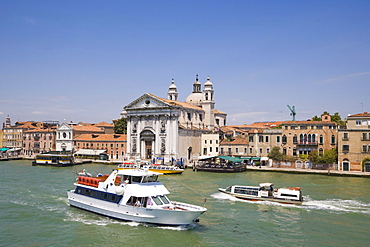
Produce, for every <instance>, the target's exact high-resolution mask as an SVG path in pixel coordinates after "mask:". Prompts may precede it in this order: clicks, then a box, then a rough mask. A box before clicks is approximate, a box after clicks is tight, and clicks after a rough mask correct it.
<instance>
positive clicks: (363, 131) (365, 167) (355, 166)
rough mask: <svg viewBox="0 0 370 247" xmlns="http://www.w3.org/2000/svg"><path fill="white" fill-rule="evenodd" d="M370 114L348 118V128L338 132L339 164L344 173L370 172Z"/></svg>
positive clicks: (360, 114) (365, 113)
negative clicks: (367, 159)
mask: <svg viewBox="0 0 370 247" xmlns="http://www.w3.org/2000/svg"><path fill="white" fill-rule="evenodd" d="M365 158H369V159H370V113H368V112H364V113H359V114H354V115H351V116H348V118H347V127H346V128H345V129H340V130H339V131H338V164H339V167H338V168H339V170H342V171H366V172H370V161H368V162H365V163H364V162H363V161H364V159H365Z"/></svg>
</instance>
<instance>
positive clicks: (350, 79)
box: [0, 0, 370, 125]
mask: <svg viewBox="0 0 370 247" xmlns="http://www.w3.org/2000/svg"><path fill="white" fill-rule="evenodd" d="M369 24H370V1H356V0H354V1H350V0H348V1H341V0H335V1H293V0H292V1H248V0H239V1H237V0H231V1H217V0H212V1H199V0H198V1H191V0H188V1H124V0H122V1H91V0H90V1H87V0H86V1H67V0H65V1H51V0H50V1H42V0H37V1H32V0H29V1H18V0H11V1H8V0H3V1H1V2H0V86H1V87H0V90H1V91H0V92H1V93H0V123H2V122H4V121H5V117H6V116H7V115H10V117H11V119H12V123H14V122H15V121H27V120H34V121H47V120H57V121H63V119H66V120H67V121H74V122H80V121H82V122H91V123H97V122H101V121H106V122H111V121H112V119H117V118H119V114H120V112H121V110H122V108H123V107H124V106H125V105H127V104H128V103H130V102H132V101H133V100H135V99H136V98H137V97H139V96H141V95H142V94H144V93H152V94H154V95H156V96H159V97H163V98H166V97H167V91H168V87H169V86H170V84H171V80H172V78H173V79H174V80H175V84H176V86H177V88H178V92H179V100H181V101H184V100H185V98H186V97H187V96H188V95H189V94H190V93H191V92H192V84H193V82H194V81H195V75H196V74H199V81H200V82H202V83H204V82H205V81H206V79H207V76H210V78H211V81H212V83H213V86H214V90H215V101H216V109H218V110H220V111H223V112H225V113H227V114H228V122H227V124H229V125H236V124H244V123H253V122H258V121H269V120H270V121H278V120H291V116H290V115H289V114H290V111H289V109H288V107H287V105H291V106H293V105H294V106H295V108H296V111H297V116H296V118H297V120H306V119H309V118H311V117H313V116H315V115H320V114H321V113H323V112H324V111H328V112H329V113H331V114H334V113H335V112H339V114H340V115H341V116H342V118H345V117H346V116H347V115H348V114H356V113H359V112H364V111H368V112H370V97H369V92H370V90H369V89H370V25H369Z"/></svg>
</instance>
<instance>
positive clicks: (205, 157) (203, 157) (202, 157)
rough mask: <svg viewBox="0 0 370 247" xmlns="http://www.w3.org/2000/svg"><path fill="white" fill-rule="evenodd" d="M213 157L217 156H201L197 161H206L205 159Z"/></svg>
mask: <svg viewBox="0 0 370 247" xmlns="http://www.w3.org/2000/svg"><path fill="white" fill-rule="evenodd" d="M215 157H217V155H216V156H209V155H202V156H199V157H198V160H206V159H211V158H215Z"/></svg>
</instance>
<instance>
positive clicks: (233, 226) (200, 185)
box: [0, 161, 370, 246]
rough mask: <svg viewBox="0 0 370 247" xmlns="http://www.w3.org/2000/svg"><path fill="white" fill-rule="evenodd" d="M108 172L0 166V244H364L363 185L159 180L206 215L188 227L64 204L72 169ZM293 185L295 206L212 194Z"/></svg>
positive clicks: (208, 177) (290, 177) (259, 175)
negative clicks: (299, 196) (297, 194)
mask: <svg viewBox="0 0 370 247" xmlns="http://www.w3.org/2000/svg"><path fill="white" fill-rule="evenodd" d="M83 168H86V169H87V170H88V172H91V173H96V172H101V173H109V172H110V171H111V170H112V169H114V168H115V166H113V165H100V164H86V165H83V166H76V167H67V168H52V167H41V166H36V167H34V166H31V161H2V162H0V174H1V179H0V212H1V217H0V246H125V245H129V246H368V244H369V240H370V237H369V231H370V193H369V191H370V180H369V179H367V178H352V177H348V178H347V177H331V176H324V175H306V174H305V175H303V174H302V175H300V174H285V173H273V172H271V173H268V172H249V171H247V172H244V173H237V174H215V173H204V172H193V171H192V170H190V169H189V170H186V171H185V172H184V173H183V174H182V175H170V176H161V177H160V179H161V181H162V182H163V183H164V184H165V185H166V187H167V188H168V189H169V190H170V192H171V195H170V196H169V197H170V198H171V199H172V200H177V201H183V202H188V203H194V204H198V205H202V204H203V202H204V199H205V198H206V199H207V200H206V207H207V208H208V211H207V212H206V213H205V214H204V215H202V216H201V217H200V222H199V223H197V224H194V225H192V226H190V227H188V228H183V227H158V226H148V225H146V224H139V223H133V222H123V221H118V220H114V219H109V218H106V217H103V216H99V215H96V214H93V213H89V212H86V211H82V210H79V209H77V208H72V207H70V206H69V205H68V201H67V195H66V191H67V190H69V189H73V182H74V180H75V178H76V177H75V174H74V172H76V171H80V170H82V169H83ZM260 182H273V183H275V187H283V186H288V187H290V186H294V187H301V188H302V191H303V194H304V199H305V202H304V203H303V205H302V206H294V205H284V204H276V203H271V202H246V201H240V200H237V199H234V198H232V197H230V196H228V195H226V194H221V193H219V192H218V190H217V189H218V188H219V187H226V186H229V185H232V184H240V185H257V184H258V183H260Z"/></svg>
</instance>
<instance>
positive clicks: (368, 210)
mask: <svg viewBox="0 0 370 247" xmlns="http://www.w3.org/2000/svg"><path fill="white" fill-rule="evenodd" d="M211 196H212V197H213V198H215V199H221V200H230V201H238V202H243V203H251V204H261V205H272V206H280V207H287V208H300V209H303V210H307V211H310V210H325V211H328V212H332V213H341V212H342V213H345V212H348V213H360V214H368V215H370V203H364V202H362V201H359V200H342V199H328V200H313V199H312V198H311V197H310V196H304V197H303V200H304V201H303V203H302V205H294V204H283V203H277V202H269V201H248V200H242V199H238V198H236V197H234V196H231V195H228V194H225V193H221V192H219V193H215V194H212V195H211Z"/></svg>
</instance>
